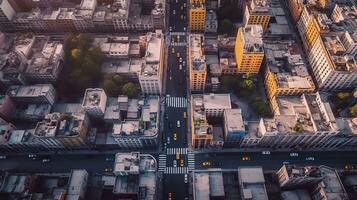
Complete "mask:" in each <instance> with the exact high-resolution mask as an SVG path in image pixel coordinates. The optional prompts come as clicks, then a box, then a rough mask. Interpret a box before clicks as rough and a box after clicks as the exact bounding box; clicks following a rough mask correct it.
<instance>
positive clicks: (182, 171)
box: [164, 167, 188, 174]
mask: <svg viewBox="0 0 357 200" xmlns="http://www.w3.org/2000/svg"><path fill="white" fill-rule="evenodd" d="M187 172H188V169H187V167H166V168H165V171H164V174H186V173H187Z"/></svg>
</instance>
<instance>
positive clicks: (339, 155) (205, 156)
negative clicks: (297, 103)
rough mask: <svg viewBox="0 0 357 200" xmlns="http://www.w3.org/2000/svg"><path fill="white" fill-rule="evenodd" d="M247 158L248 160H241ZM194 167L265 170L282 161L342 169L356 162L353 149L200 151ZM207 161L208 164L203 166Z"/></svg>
mask: <svg viewBox="0 0 357 200" xmlns="http://www.w3.org/2000/svg"><path fill="white" fill-rule="evenodd" d="M243 158H248V160H243ZM195 159H196V162H195V165H196V166H195V169H196V170H202V169H208V168H222V169H226V170H230V169H233V170H235V169H237V168H238V167H239V166H263V168H264V169H265V170H277V169H279V168H280V167H281V166H282V164H283V163H289V164H296V165H301V166H304V165H327V166H329V167H333V168H336V169H344V167H345V165H347V164H357V152H355V151H334V152H330V151H308V152H306V151H304V152H301V151H300V152H298V151H295V152H294V151H287V152H270V154H269V155H267V154H263V152H246V153H200V154H196V156H195ZM203 162H209V163H210V166H206V167H205V166H203Z"/></svg>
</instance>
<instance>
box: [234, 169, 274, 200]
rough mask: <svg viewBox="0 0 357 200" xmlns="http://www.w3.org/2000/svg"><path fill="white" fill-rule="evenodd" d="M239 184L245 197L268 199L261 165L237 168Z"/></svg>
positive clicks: (257, 199) (258, 199)
mask: <svg viewBox="0 0 357 200" xmlns="http://www.w3.org/2000/svg"><path fill="white" fill-rule="evenodd" d="M238 179H239V185H240V187H241V189H242V195H243V198H245V199H251V200H268V195H267V192H266V188H265V180H264V174H263V169H262V168H261V167H240V168H238Z"/></svg>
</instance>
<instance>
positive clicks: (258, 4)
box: [243, 0, 271, 31]
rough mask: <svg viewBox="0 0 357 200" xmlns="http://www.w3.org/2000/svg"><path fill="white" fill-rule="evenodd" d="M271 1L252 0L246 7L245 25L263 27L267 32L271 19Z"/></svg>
mask: <svg viewBox="0 0 357 200" xmlns="http://www.w3.org/2000/svg"><path fill="white" fill-rule="evenodd" d="M269 2H270V1H269V0H250V1H249V2H248V3H247V5H246V6H245V11H244V19H243V23H244V25H245V26H247V25H261V26H262V27H263V30H264V31H265V30H267V28H268V25H269V21H270V18H271V11H270V7H269Z"/></svg>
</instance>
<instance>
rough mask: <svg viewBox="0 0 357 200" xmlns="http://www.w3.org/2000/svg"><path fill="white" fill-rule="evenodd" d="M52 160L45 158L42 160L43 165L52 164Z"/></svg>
mask: <svg viewBox="0 0 357 200" xmlns="http://www.w3.org/2000/svg"><path fill="white" fill-rule="evenodd" d="M50 161H51V160H50V159H49V158H44V159H42V162H43V163H48V162H50Z"/></svg>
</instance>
